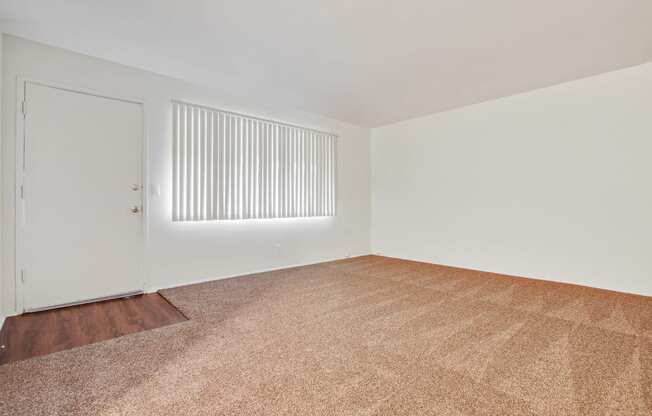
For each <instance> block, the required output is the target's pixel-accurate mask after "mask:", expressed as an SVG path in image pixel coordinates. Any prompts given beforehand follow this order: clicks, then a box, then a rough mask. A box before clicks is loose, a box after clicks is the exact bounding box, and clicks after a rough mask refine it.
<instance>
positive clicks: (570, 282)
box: [372, 251, 652, 297]
mask: <svg viewBox="0 0 652 416" xmlns="http://www.w3.org/2000/svg"><path fill="white" fill-rule="evenodd" d="M372 256H378V257H385V258H388V259H397V260H407V261H413V262H417V263H427V264H434V265H436V266H444V267H451V268H453V269H460V270H468V271H472V272H482V273H490V274H496V275H500V276H505V277H513V278H517V279H529V280H540V281H543V282H554V283H560V284H564V285H570V286H578V287H588V288H591V289H599V290H606V291H608V292H616V293H624V294H627V295H636V296H644V297H652V293H648V292H646V291H641V290H624V289H622V288H618V287H613V286H605V285H600V284H595V283H593V282H590V281H583V280H571V279H564V278H556V277H537V276H528V275H524V274H518V273H513V272H504V271H489V270H485V269H483V268H479V267H474V266H468V265H457V264H451V263H447V262H438V263H435V262H433V261H432V260H429V259H423V258H418V257H403V256H396V255H389V254H382V253H379V252H377V251H376V252H374V253H373V254H372Z"/></svg>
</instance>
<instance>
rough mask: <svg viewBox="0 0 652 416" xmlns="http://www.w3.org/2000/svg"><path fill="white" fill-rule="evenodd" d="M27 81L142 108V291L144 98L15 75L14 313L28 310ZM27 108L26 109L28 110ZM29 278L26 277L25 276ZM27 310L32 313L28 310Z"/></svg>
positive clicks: (145, 159) (145, 169)
mask: <svg viewBox="0 0 652 416" xmlns="http://www.w3.org/2000/svg"><path fill="white" fill-rule="evenodd" d="M27 84H34V85H40V86H43V87H49V88H55V89H58V90H62V91H67V92H73V93H78V94H85V95H90V96H94V97H99V98H105V99H109V100H117V101H123V102H128V103H133V104H137V105H139V106H140V108H141V112H142V115H143V117H142V123H143V125H142V127H141V131H142V133H141V138H140V149H141V151H140V153H141V177H142V180H143V183H142V195H141V198H142V211H141V215H142V221H141V230H140V234H141V241H142V247H141V270H140V274H141V289H140V290H139V293H142V292H144V291H145V288H146V287H147V277H146V276H147V273H146V269H147V265H146V259H147V257H146V247H147V243H148V240H149V202H150V201H149V198H150V195H149V189H150V186H149V165H148V160H149V157H148V148H149V146H148V140H147V131H146V128H145V126H146V124H147V123H146V121H145V120H146V117H147V115H146V113H145V100H143V99H139V98H133V97H121V96H117V95H115V94H109V93H104V92H99V91H96V90H91V89H87V88H80V87H76V86H71V85H66V84H61V83H57V82H50V81H39V80H35V79H32V78H28V77H22V76H18V77H16V89H17V91H16V107H15V108H16V130H15V134H16V137H15V147H16V149H15V150H16V155H15V157H16V158H15V166H14V168H15V169H14V175H15V193H14V226H15V233H14V234H15V235H14V247H15V251H14V267H15V281H14V283H15V291H14V293H15V300H14V302H15V309H14V310H15V311H16V313H17V314H19V315H20V314H23V313H25V312H27V311H26V310H25V284H24V272H23V270H24V268H25V263H24V260H23V251H24V247H23V232H24V229H23V228H24V225H25V217H24V213H25V212H24V206H23V198H22V186H23V174H24V160H25V114H24V112H23V111H24V108H23V103H24V102H25V97H26V91H27ZM27 110H28V111H29V109H27ZM25 278H28V277H25ZM133 294H134V292H130V293H126V294H122V295H115V296H107V297H106V298H107V299H108V298H115V297H122V296H131V295H133ZM77 303H86V302H85V301H81V302H77ZM64 306H70V305H68V304H66V305H53V306H51V307H47V308H41V309H39V310H45V309H54V308H60V307H64ZM30 312H33V311H32V310H30Z"/></svg>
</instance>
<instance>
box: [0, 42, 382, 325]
mask: <svg viewBox="0 0 652 416" xmlns="http://www.w3.org/2000/svg"><path fill="white" fill-rule="evenodd" d="M3 52H4V53H3V56H4V62H3V66H4V72H3V81H4V87H5V89H4V92H3V94H2V100H3V108H4V109H5V110H6V111H4V112H3V125H2V154H3V158H2V161H3V169H2V173H3V179H2V184H3V189H2V194H3V208H4V210H3V217H2V218H3V221H2V227H3V229H4V230H5V231H6V232H4V233H3V243H4V250H3V255H4V264H3V266H4V267H3V273H2V276H3V281H4V288H5V290H4V305H5V306H4V308H5V311H6V312H7V313H14V312H15V310H14V309H15V307H14V299H15V283H14V276H15V264H14V255H15V247H14V230H15V224H14V221H13V218H14V212H15V211H14V203H15V201H14V173H15V172H14V169H15V164H14V159H13V158H14V155H15V124H16V123H15V121H16V78H17V77H18V76H20V77H25V78H30V79H35V80H39V81H45V82H54V83H57V84H65V85H69V86H72V87H77V88H84V89H90V90H94V91H98V92H102V93H105V94H109V95H116V96H127V97H135V98H140V99H144V100H145V117H146V130H147V140H148V145H147V152H148V158H147V161H148V165H149V166H148V173H149V182H150V183H151V184H152V185H154V186H157V185H158V186H160V187H161V190H162V193H161V196H160V197H152V198H151V200H150V206H149V215H148V218H149V234H148V246H147V259H146V262H147V278H148V280H149V287H150V288H160V287H169V286H175V285H180V284H184V283H188V282H193V281H197V280H203V279H213V278H220V277H227V276H232V275H238V274H244V273H248V272H252V271H258V270H266V269H273V268H279V267H284V266H290V265H296V264H305V263H314V262H319V261H324V260H329V259H334V258H342V257H345V256H347V255H361V254H367V253H368V252H369V239H370V237H369V221H370V220H369V211H370V200H369V195H370V178H369V175H370V173H369V172H370V161H369V153H370V152H369V130H368V129H366V128H361V127H357V126H354V125H351V124H347V123H343V122H338V121H335V120H332V119H328V118H325V117H321V116H316V115H310V114H306V113H302V112H299V111H292V110H289V109H284V108H276V107H275V106H273V105H270V103H273V102H274V97H268V96H262V95H261V96H260V97H259V100H252V99H251V97H252V96H255V95H256V94H255V91H243V93H242V96H238V97H234V96H230V95H228V94H226V93H224V92H221V91H216V90H214V89H213V90H209V89H206V88H202V87H199V86H193V85H190V84H188V83H185V82H182V81H178V80H174V79H171V78H167V77H164V76H159V75H156V74H153V73H149V72H145V71H141V70H137V69H133V68H129V67H125V66H122V65H118V64H114V63H110V62H106V61H102V60H99V59H95V58H91V57H88V56H84V55H79V54H76V53H72V52H69V51H65V50H62V49H58V48H54V47H50V46H46V45H43V44H38V43H33V42H30V41H27V40H23V39H20V38H15V37H11V36H6V35H5V37H4V51H3ZM225 89H226V86H225ZM243 97H249V98H247V99H243ZM173 98H174V99H180V100H184V101H189V102H194V103H198V104H204V105H208V106H213V107H217V108H222V109H227V110H231V111H236V112H243V113H247V114H252V115H257V116H261V117H266V118H271V119H275V120H279V121H284V122H290V123H294V124H300V125H304V126H307V127H312V128H316V129H320V130H326V131H331V132H334V133H337V134H338V135H339V136H340V138H339V141H338V198H339V200H338V215H337V217H334V218H327V219H324V218H315V219H286V220H265V221H228V222H206V223H172V221H171V220H170V218H171V202H170V200H171V199H170V198H171V196H170V190H171V186H170V182H171V172H170V169H171V146H172V141H171V135H172V133H171V128H172V126H171V106H170V100H171V99H173ZM116 169H119V166H116ZM62 186H65V184H62Z"/></svg>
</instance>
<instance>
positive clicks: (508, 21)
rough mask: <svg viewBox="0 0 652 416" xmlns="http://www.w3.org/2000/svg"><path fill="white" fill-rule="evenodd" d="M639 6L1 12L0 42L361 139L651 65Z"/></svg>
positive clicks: (59, 6)
mask: <svg viewBox="0 0 652 416" xmlns="http://www.w3.org/2000/svg"><path fill="white" fill-rule="evenodd" d="M651 21H652V1H650V0H571V1H569V0H546V1H542V0H492V1H489V0H402V1H399V0H395V1H383V0H321V1H316V0H274V1H261V0H258V1H255V0H183V1H178V0H111V1H106V0H67V1H60V0H2V2H0V25H2V26H1V27H0V28H1V29H2V30H4V31H5V32H7V33H11V34H14V35H17V36H22V37H26V38H29V39H33V40H37V41H41V42H45V43H48V44H51V45H56V46H60V47H63V48H67V49H71V50H75V51H78V52H81V53H85V54H88V55H93V56H97V57H101V58H105V59H109V60H112V61H116V62H120V63H123V64H127V65H131V66H135V67H139V68H143V69H147V70H151V71H155V72H158V73H162V74H165V75H169V76H173V77H176V78H180V79H185V80H188V81H191V82H194V83H198V84H202V85H206V86H210V87H218V88H223V87H224V85H228V86H229V88H232V89H240V90H243V91H245V90H246V91H249V92H256V91H261V94H262V91H264V92H265V93H266V94H270V93H273V94H275V97H277V99H278V101H279V103H282V104H283V105H286V106H292V107H296V108H298V109H301V110H305V111H309V112H314V113H319V114H323V115H327V116H330V117H333V118H336V119H340V120H344V121H349V122H352V123H355V124H360V125H364V126H370V127H374V126H379V125H384V124H389V123H392V122H396V121H400V120H404V119H408V118H412V117H416V116H420V115H424V114H429V113H433V112H437V111H442V110H446V109H450V108H455V107H460V106H464V105H468V104H473V103H477V102H481V101H486V100H489V99H493V98H497V97H501V96H506V95H511V94H515V93H519V92H524V91H528V90H532V89H535V88H540V87H545V86H549V85H554V84H557V83H560V82H564V81H570V80H573V79H578V78H582V77H586V76H590V75H593V74H598V73H602V72H606V71H610V70H615V69H620V68H624V67H628V66H633V65H637V64H640V63H643V62H647V61H650V60H652V24H650V22H651Z"/></svg>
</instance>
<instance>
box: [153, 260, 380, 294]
mask: <svg viewBox="0 0 652 416" xmlns="http://www.w3.org/2000/svg"><path fill="white" fill-rule="evenodd" d="M368 255H369V254H354V255H350V256H345V257H335V258H330V259H324V260H320V261H316V262H308V263H296V264H291V265H286V266H281V267H273V268H269V269H257V270H252V271H247V272H243V273H238V274H232V275H226V276H220V277H207V278H205V279H197V280H191V281H189V282H181V283H179V284H173V285H171V286H153V287H150V288H147V289H145V293H156V292H158V291H159V290H163V289H174V288H175V287H182V286H190V285H196V284H199V283H206V282H213V281H215V280H223V279H232V278H234V277H240V276H249V275H252V274H259V273H267V272H275V271H279V270H285V269H294V268H296V267H304V266H314V265H316V264H321V263H328V262H331V261H336V260H343V259H348V258H351V259H352V258H355V257H361V256H368Z"/></svg>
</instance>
